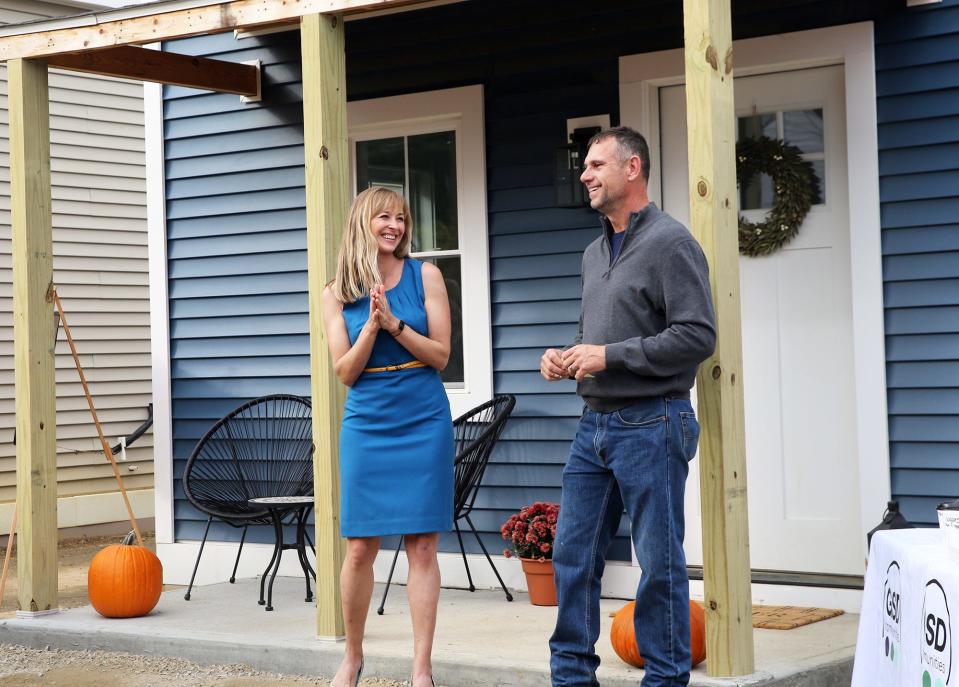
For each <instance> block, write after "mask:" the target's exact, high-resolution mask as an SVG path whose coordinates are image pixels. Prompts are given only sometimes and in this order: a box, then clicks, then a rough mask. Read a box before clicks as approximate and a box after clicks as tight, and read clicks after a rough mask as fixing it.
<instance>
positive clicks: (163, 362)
mask: <svg viewBox="0 0 959 687" xmlns="http://www.w3.org/2000/svg"><path fill="white" fill-rule="evenodd" d="M148 47H153V48H155V49H159V44H154V45H152V46H148ZM143 112H144V132H143V133H144V143H145V146H146V175H147V178H146V186H147V247H148V253H149V264H150V267H149V269H150V359H151V362H152V376H153V486H154V492H155V497H156V498H155V502H154V513H155V514H156V516H155V517H156V541H157V544H158V545H159V544H169V543H172V542H173V494H174V492H173V420H172V408H171V395H170V302H169V293H168V288H169V282H168V279H167V245H166V243H167V241H166V239H167V237H166V198H165V196H166V193H165V178H164V177H165V174H166V171H165V168H164V165H163V86H162V85H160V84H158V83H145V84H143Z"/></svg>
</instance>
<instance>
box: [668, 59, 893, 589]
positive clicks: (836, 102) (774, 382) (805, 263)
mask: <svg viewBox="0 0 959 687" xmlns="http://www.w3.org/2000/svg"><path fill="white" fill-rule="evenodd" d="M735 89H736V112H737V120H738V121H737V125H738V133H739V135H740V136H743V135H757V134H764V135H767V136H770V137H772V138H784V139H785V140H786V141H787V142H788V143H792V144H794V145H798V146H800V148H801V149H802V150H803V152H804V153H805V155H804V157H806V159H809V160H810V161H812V162H813V164H814V166H815V167H816V169H817V172H818V174H819V176H820V178H821V180H822V190H823V192H822V202H820V203H817V204H816V205H815V206H814V207H813V208H812V210H811V211H810V213H809V215H808V216H807V217H806V220H805V222H804V223H803V225H802V227H801V229H800V231H799V235H798V236H797V237H796V238H795V239H793V241H792V242H791V243H789V244H788V245H787V246H786V247H785V248H784V249H782V250H781V251H779V252H777V253H776V254H774V255H772V256H768V257H763V258H740V285H741V296H742V322H743V376H744V378H745V379H744V385H745V386H744V393H745V401H746V457H747V471H748V475H747V477H748V489H749V492H748V494H749V535H750V536H749V540H750V557H751V563H752V567H753V568H754V569H767V570H788V571H806V572H819V573H846V574H861V573H862V570H863V550H864V546H863V542H862V541H861V539H862V538H863V533H862V532H860V531H859V529H860V528H859V519H860V510H859V474H858V467H857V464H858V454H857V451H856V427H855V413H854V401H855V397H854V393H855V391H854V389H855V387H854V379H853V353H852V351H853V349H852V324H851V320H852V312H851V288H852V287H851V283H850V278H849V264H850V260H849V227H848V221H849V218H848V215H849V213H848V203H847V195H846V194H847V188H848V187H847V179H846V140H845V131H846V128H845V127H846V123H845V102H844V97H843V93H844V84H843V71H842V68H841V67H838V66H837V67H823V68H816V69H804V70H797V71H790V72H778V73H774V74H765V75H761V76H749V77H742V78H737V79H736V83H735ZM659 95H660V131H661V144H662V154H661V159H662V189H663V192H662V204H663V208H664V209H665V210H666V212H668V213H670V214H671V215H673V216H674V217H676V218H677V219H679V220H680V221H681V222H683V223H684V224H686V225H687V226H688V222H689V180H688V176H687V159H686V110H685V108H686V97H685V90H684V87H683V86H681V85H680V86H670V87H664V88H662V89H660V93H659ZM744 195H745V196H748V199H744V197H743V196H744ZM740 200H741V202H742V206H743V207H744V208H746V209H745V210H744V214H745V216H746V217H747V218H749V219H751V220H753V221H756V220H757V219H759V218H761V217H762V216H763V214H764V211H763V210H762V209H749V208H750V207H752V208H757V207H758V208H762V207H768V206H769V200H770V191H769V189H768V188H766V189H762V188H760V187H759V186H758V185H757V186H754V187H752V188H751V189H750V190H749V191H747V192H744V193H743V194H741V197H740ZM877 231H878V228H877ZM692 468H693V469H692V470H691V471H690V479H689V483H688V485H687V500H686V515H687V521H686V525H687V530H686V532H687V534H686V554H687V558H688V561H689V563H690V564H691V565H698V564H701V563H702V526H701V519H700V518H701V516H700V505H699V469H698V465H697V463H693V465H692Z"/></svg>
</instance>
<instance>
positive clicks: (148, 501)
mask: <svg viewBox="0 0 959 687" xmlns="http://www.w3.org/2000/svg"><path fill="white" fill-rule="evenodd" d="M127 496H129V497H130V506H131V507H132V508H133V514H134V515H135V516H136V517H137V520H146V519H148V518H152V517H153V505H154V501H153V499H154V496H153V489H131V490H129V491H127ZM14 508H15V504H14V503H13V502H12V501H10V502H8V503H3V504H0V532H2V533H3V534H6V533H7V532H8V531H9V530H10V521H11V520H12V519H13V511H14ZM128 517H129V516H128V515H127V509H126V505H125V504H124V503H123V496H122V495H121V494H120V492H119V491H108V492H103V493H101V494H82V495H78V496H61V497H59V498H58V499H57V528H58V529H64V528H66V527H83V526H86V525H102V524H105V523H111V522H124V521H126V520H127V519H128Z"/></svg>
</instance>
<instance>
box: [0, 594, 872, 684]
mask: <svg viewBox="0 0 959 687" xmlns="http://www.w3.org/2000/svg"><path fill="white" fill-rule="evenodd" d="M381 594H382V587H381V586H380V585H377V589H376V591H375V592H374V603H373V608H372V609H371V611H370V618H369V621H368V623H367V644H366V670H365V672H364V674H365V675H368V676H382V677H389V678H392V679H397V680H403V679H407V678H408V677H409V671H410V663H411V661H410V656H411V644H412V637H411V630H410V622H409V609H408V607H407V605H406V599H405V589H404V588H403V587H399V586H396V587H394V588H393V589H391V590H390V599H389V601H388V603H387V606H386V613H385V614H384V615H383V616H378V615H376V611H375V607H376V606H377V605H378V601H379V597H380V595H381ZM258 596H259V590H258V581H257V580H252V579H248V580H241V581H238V582H237V583H236V584H235V585H230V584H217V585H211V586H206V587H197V588H195V589H194V591H193V598H192V600H191V601H189V602H187V601H184V600H183V591H182V590H178V591H170V592H165V593H164V594H163V597H162V598H161V599H160V603H159V605H158V606H157V608H156V609H155V610H154V611H153V612H152V613H151V614H150V615H148V616H146V617H144V618H134V619H129V620H110V619H107V618H103V617H101V616H99V615H98V614H97V613H96V612H95V611H93V609H92V608H90V607H85V608H77V609H72V610H67V611H63V612H62V613H58V614H55V615H51V616H45V617H42V618H35V619H12V620H7V621H4V622H2V623H0V642H4V643H17V644H26V645H29V646H34V647H44V646H48V645H49V646H54V647H58V648H64V649H77V648H81V649H108V650H113V651H128V652H131V653H138V654H154V655H166V656H176V657H180V658H187V659H191V660H194V661H197V662H200V663H205V664H207V663H246V664H248V665H251V666H253V667H254V668H257V669H260V670H267V671H273V672H279V673H292V674H303V675H330V676H331V675H332V674H333V671H334V669H335V668H336V666H337V665H338V664H339V660H340V656H341V653H342V650H343V646H342V644H337V643H327V642H321V641H317V640H316V639H315V627H316V619H315V607H314V605H313V604H312V603H305V602H304V601H303V597H304V590H303V581H302V579H295V578H277V580H276V587H275V588H274V594H273V605H274V607H275V609H276V610H274V611H273V612H270V613H268V612H266V611H265V610H264V608H263V607H262V606H258V605H257V603H256V600H257V598H258ZM515 596H516V600H515V601H514V602H513V603H507V602H506V600H505V598H504V597H503V594H502V593H501V592H492V591H477V592H475V593H472V594H471V593H469V592H467V591H460V590H451V589H444V590H443V592H442V595H441V597H440V609H439V623H438V628H437V633H436V637H437V639H436V644H435V647H434V652H433V657H434V671H435V676H436V682H437V684H443V685H449V686H450V687H527V686H528V687H543V686H544V685H548V684H549V649H548V647H547V640H548V638H549V635H550V632H551V631H552V627H553V623H554V621H555V618H556V609H555V608H540V607H536V606H532V605H530V604H529V602H528V599H527V597H526V595H525V594H522V593H517V594H516V595H515ZM623 603H624V602H623V601H615V600H604V601H603V613H602V621H603V627H602V631H601V634H600V643H599V647H598V651H599V654H600V656H601V657H602V659H603V664H602V666H601V667H600V670H599V679H600V681H601V683H602V684H603V687H627V686H628V687H637V686H638V684H639V681H640V679H641V677H642V671H640V670H637V669H635V668H631V667H629V666H627V665H626V664H625V663H623V662H622V661H620V660H619V658H618V657H617V656H616V655H615V653H614V652H613V650H612V647H611V646H610V643H609V627H610V624H611V623H612V618H610V617H609V612H610V611H615V610H617V609H619V608H620V607H621V606H622V605H623ZM858 619H859V618H858V616H855V615H842V616H839V617H838V618H834V619H832V620H827V621H823V622H819V623H814V624H812V625H807V626H806V627H802V628H797V629H795V630H788V631H778V630H756V635H755V640H756V666H757V673H755V674H754V675H751V676H748V677H745V678H735V679H716V678H709V677H707V676H706V671H705V664H703V665H700V666H699V667H698V668H697V669H696V670H695V671H694V673H693V677H692V680H691V682H690V685H693V686H694V687H707V686H715V687H719V686H724V687H731V686H733V685H776V686H777V687H840V686H843V687H845V686H846V685H848V684H849V681H850V676H851V671H852V656H853V651H854V647H855V641H856V625H857V622H858Z"/></svg>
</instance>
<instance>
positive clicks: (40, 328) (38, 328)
mask: <svg viewBox="0 0 959 687" xmlns="http://www.w3.org/2000/svg"><path fill="white" fill-rule="evenodd" d="M7 83H8V89H9V90H8V97H9V112H10V194H11V198H10V205H11V224H12V233H13V339H14V343H13V350H14V367H15V370H16V371H15V384H16V414H17V509H18V511H19V515H20V518H19V528H20V536H19V538H18V540H17V544H18V546H19V551H18V553H17V582H18V586H19V591H18V601H19V607H20V610H21V611H23V612H26V613H44V612H49V611H55V610H57V453H56V429H57V418H56V388H55V382H54V351H53V346H54V340H55V338H54V328H55V326H56V325H55V324H54V320H53V298H52V291H51V286H52V284H53V223H52V218H51V207H50V110H49V101H48V95H47V63H46V62H45V61H43V60H21V59H16V60H10V61H9V62H8V63H7Z"/></svg>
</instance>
